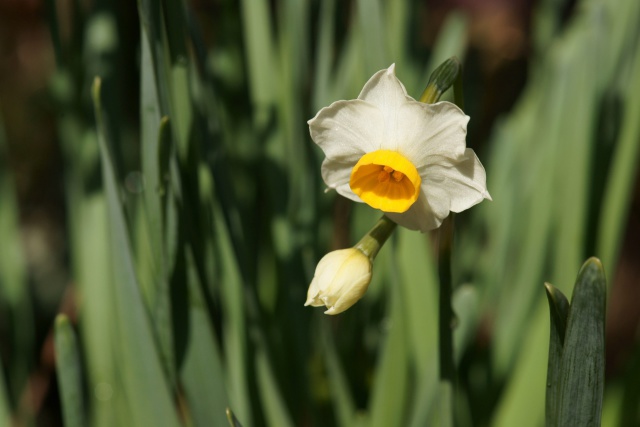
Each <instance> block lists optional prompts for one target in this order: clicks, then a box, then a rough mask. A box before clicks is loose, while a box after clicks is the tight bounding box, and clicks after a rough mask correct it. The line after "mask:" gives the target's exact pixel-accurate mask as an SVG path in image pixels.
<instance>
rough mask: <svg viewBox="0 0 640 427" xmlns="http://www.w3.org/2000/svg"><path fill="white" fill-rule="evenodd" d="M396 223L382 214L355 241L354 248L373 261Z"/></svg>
mask: <svg viewBox="0 0 640 427" xmlns="http://www.w3.org/2000/svg"><path fill="white" fill-rule="evenodd" d="M396 225H397V224H396V223H395V222H393V221H391V220H390V219H389V218H387V216H386V215H382V217H381V218H380V219H379V220H378V222H376V224H375V225H374V226H373V227H372V228H371V230H369V232H368V233H367V234H365V235H364V236H363V237H362V239H360V241H359V242H358V243H356V245H355V246H354V248H356V249H358V250H360V251H361V252H362V253H363V254H365V255H366V256H367V257H369V260H370V261H371V262H373V259H374V258H375V257H376V255H378V252H379V251H380V248H381V247H382V245H384V242H386V241H387V239H388V238H389V236H391V233H393V230H395V228H396Z"/></svg>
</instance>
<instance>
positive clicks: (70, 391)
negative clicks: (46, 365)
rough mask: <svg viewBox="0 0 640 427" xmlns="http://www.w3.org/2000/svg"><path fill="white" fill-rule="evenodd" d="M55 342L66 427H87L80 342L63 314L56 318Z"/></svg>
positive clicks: (57, 370)
mask: <svg viewBox="0 0 640 427" xmlns="http://www.w3.org/2000/svg"><path fill="white" fill-rule="evenodd" d="M54 340H55V349H56V372H57V374H58V388H59V389H60V396H61V397H60V398H61V401H62V415H63V419H64V425H65V427H83V426H86V420H85V416H84V404H83V402H82V368H81V364H80V353H79V348H78V340H77V338H76V334H75V332H74V330H73V327H72V326H71V324H70V323H69V319H68V318H67V316H65V315H63V314H60V315H58V317H57V318H56V324H55V334H54Z"/></svg>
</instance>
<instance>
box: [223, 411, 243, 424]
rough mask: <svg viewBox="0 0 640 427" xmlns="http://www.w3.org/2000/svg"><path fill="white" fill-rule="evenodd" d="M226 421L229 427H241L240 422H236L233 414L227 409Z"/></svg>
mask: <svg viewBox="0 0 640 427" xmlns="http://www.w3.org/2000/svg"><path fill="white" fill-rule="evenodd" d="M227 421H229V425H230V426H231V427H242V424H240V421H238V419H237V418H236V416H235V414H234V413H233V411H231V409H230V408H227Z"/></svg>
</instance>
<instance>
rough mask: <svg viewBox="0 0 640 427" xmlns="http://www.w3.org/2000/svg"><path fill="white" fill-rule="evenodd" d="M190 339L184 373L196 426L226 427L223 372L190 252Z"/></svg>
mask: <svg viewBox="0 0 640 427" xmlns="http://www.w3.org/2000/svg"><path fill="white" fill-rule="evenodd" d="M186 264H187V281H188V286H189V338H188V344H187V350H186V354H185V358H184V363H183V364H182V369H181V372H180V374H181V378H182V386H183V389H184V393H185V395H186V397H187V401H188V404H189V409H190V413H191V417H192V419H193V425H194V426H203V427H204V426H209V425H223V424H224V420H225V408H226V407H227V405H228V398H227V393H226V390H225V386H224V368H223V365H222V360H221V357H220V349H219V348H218V344H217V343H218V340H217V338H216V336H215V331H214V329H213V325H211V322H210V320H209V318H210V316H209V313H208V310H207V305H206V301H205V299H204V295H203V294H202V290H201V284H200V283H199V279H198V275H197V272H196V268H195V264H194V261H193V256H192V255H191V252H190V251H189V252H187V262H186Z"/></svg>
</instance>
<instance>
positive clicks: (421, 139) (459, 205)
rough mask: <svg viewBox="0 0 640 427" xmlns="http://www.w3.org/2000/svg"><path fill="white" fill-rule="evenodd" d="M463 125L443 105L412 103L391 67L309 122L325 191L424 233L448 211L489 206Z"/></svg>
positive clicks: (453, 109)
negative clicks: (321, 153) (355, 96)
mask: <svg viewBox="0 0 640 427" xmlns="http://www.w3.org/2000/svg"><path fill="white" fill-rule="evenodd" d="M468 121H469V117H468V116H466V115H465V114H464V112H462V110H461V109H460V108H458V107H457V106H456V105H454V104H452V103H450V102H438V103H436V104H425V103H422V102H418V101H416V100H415V99H413V98H411V97H410V96H409V95H407V91H406V90H405V88H404V86H403V85H402V83H401V82H400V80H398V78H397V77H396V76H395V65H391V66H390V67H389V68H388V69H386V70H381V71H379V72H377V73H376V74H374V75H373V77H371V79H369V81H368V82H367V83H366V84H365V86H364V88H363V89H362V92H360V95H359V96H358V99H353V100H349V101H336V102H334V103H333V104H331V105H330V106H328V107H325V108H323V109H321V110H320V111H319V112H318V114H317V115H316V116H315V117H314V118H313V119H311V120H309V122H308V123H309V130H310V133H311V138H312V139H313V141H314V142H315V143H316V144H318V146H320V148H321V149H322V151H324V154H325V156H326V159H325V160H324V162H323V163H322V178H323V179H324V181H325V183H326V184H327V186H328V187H329V189H335V190H336V191H337V192H338V193H339V194H341V195H343V196H344V197H347V198H349V199H351V200H354V201H356V202H364V203H367V204H368V205H370V206H371V207H373V208H375V209H379V210H381V211H383V212H385V214H386V215H387V216H388V217H389V218H390V219H391V220H393V221H394V222H396V223H397V224H399V225H402V226H404V227H406V228H409V229H412V230H420V231H422V232H425V231H428V230H432V229H434V228H437V227H439V226H440V224H441V223H442V221H443V220H444V219H445V218H446V217H447V216H448V215H449V212H450V211H452V212H461V211H463V210H465V209H468V208H470V207H471V206H473V205H475V204H477V203H480V202H481V201H482V200H483V199H489V200H491V196H489V192H488V191H487V186H486V175H485V171H484V168H483V167H482V164H481V163H480V161H479V160H478V158H477V156H476V155H475V153H474V152H473V150H472V149H470V148H466V143H465V137H466V134H467V123H468Z"/></svg>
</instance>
